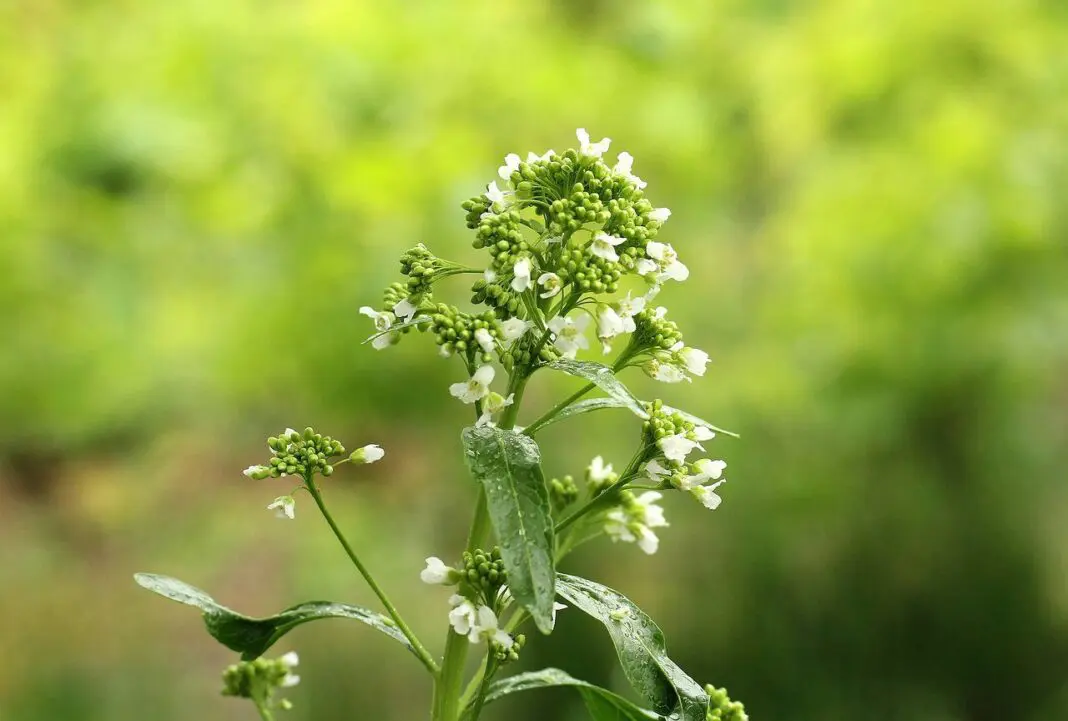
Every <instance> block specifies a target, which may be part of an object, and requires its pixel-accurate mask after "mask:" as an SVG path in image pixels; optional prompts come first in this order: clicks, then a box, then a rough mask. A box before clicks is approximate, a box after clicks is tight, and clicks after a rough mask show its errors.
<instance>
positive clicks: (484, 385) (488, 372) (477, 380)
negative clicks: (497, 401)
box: [449, 365, 496, 403]
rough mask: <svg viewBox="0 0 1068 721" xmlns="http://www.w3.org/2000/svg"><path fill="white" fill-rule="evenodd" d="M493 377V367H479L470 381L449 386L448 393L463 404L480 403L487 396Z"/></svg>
mask: <svg viewBox="0 0 1068 721" xmlns="http://www.w3.org/2000/svg"><path fill="white" fill-rule="evenodd" d="M494 375H496V371H495V370H493V366H490V365H484V366H479V368H478V370H476V371H475V373H474V375H472V376H471V378H470V380H468V381H465V382H463V383H453V384H452V385H451V386H449V393H450V394H452V395H453V396H454V397H456V398H459V399H460V400H461V401H463V402H464V403H474V402H475V401H480V400H482V399H483V398H485V397H486V396H488V395H489V392H490V390H489V384H490V383H492V382H493V376H494Z"/></svg>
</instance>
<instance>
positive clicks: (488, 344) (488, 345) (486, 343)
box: [475, 328, 497, 353]
mask: <svg viewBox="0 0 1068 721" xmlns="http://www.w3.org/2000/svg"><path fill="white" fill-rule="evenodd" d="M475 342H476V343H478V344H479V345H480V346H481V347H482V351H483V352H484V353H492V352H493V349H494V348H496V347H497V345H496V343H495V342H494V340H493V336H491V335H490V332H489V331H488V330H486V329H485V328H476V329H475Z"/></svg>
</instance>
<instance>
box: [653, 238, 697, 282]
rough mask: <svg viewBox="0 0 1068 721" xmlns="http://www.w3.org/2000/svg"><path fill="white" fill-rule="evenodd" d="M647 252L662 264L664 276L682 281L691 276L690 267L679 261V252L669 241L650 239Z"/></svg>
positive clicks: (661, 271)
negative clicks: (660, 241) (662, 241)
mask: <svg viewBox="0 0 1068 721" xmlns="http://www.w3.org/2000/svg"><path fill="white" fill-rule="evenodd" d="M645 253H646V254H647V255H648V256H649V257H650V258H652V259H653V260H655V261H656V263H657V265H658V266H660V275H661V277H662V278H670V279H671V280H677V281H680V282H681V281H684V280H686V279H687V278H689V277H690V269H689V268H687V267H686V266H685V265H683V264H682V263H681V262H679V255H678V253H676V252H675V249H674V248H672V247H671V246H670V245H668V244H667V243H659V242H657V241H655V240H650V241H649V244H648V245H646V246H645Z"/></svg>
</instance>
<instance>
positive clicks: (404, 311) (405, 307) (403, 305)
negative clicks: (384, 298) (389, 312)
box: [393, 298, 419, 321]
mask: <svg viewBox="0 0 1068 721" xmlns="http://www.w3.org/2000/svg"><path fill="white" fill-rule="evenodd" d="M418 310H419V309H418V308H416V307H415V305H414V304H413V303H412V301H411V299H410V298H405V299H404V300H401V301H398V302H397V303H395V304H394V306H393V312H394V313H396V314H397V317H398V318H404V320H405V321H409V320H411V319H412V316H414V315H415V313H416V311H418Z"/></svg>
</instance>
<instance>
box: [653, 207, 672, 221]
mask: <svg viewBox="0 0 1068 721" xmlns="http://www.w3.org/2000/svg"><path fill="white" fill-rule="evenodd" d="M670 217H671V211H670V210H668V209H667V208H653V209H652V210H650V211H649V220H655V221H656V222H657V223H666V222H667V219H668V218H670Z"/></svg>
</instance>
